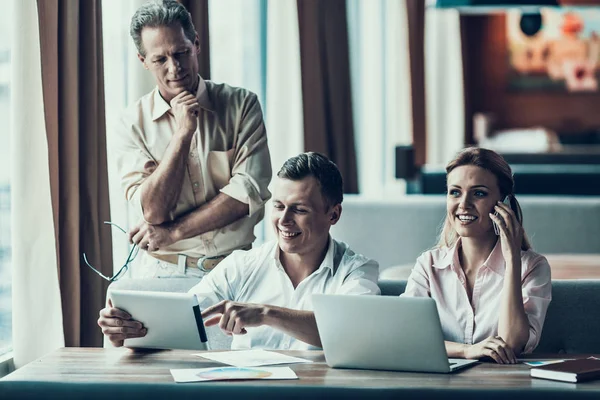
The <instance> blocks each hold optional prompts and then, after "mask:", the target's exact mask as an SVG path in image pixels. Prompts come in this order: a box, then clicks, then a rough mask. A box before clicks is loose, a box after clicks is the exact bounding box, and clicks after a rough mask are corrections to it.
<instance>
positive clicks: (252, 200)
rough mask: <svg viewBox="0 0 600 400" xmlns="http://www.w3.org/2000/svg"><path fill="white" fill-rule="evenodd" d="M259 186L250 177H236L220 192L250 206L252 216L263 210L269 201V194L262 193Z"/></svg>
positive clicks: (249, 213)
mask: <svg viewBox="0 0 600 400" xmlns="http://www.w3.org/2000/svg"><path fill="white" fill-rule="evenodd" d="M259 190H260V189H258V185H257V184H256V183H255V182H253V181H252V179H251V178H250V177H248V176H244V175H240V174H238V175H234V176H233V177H232V178H231V179H230V180H229V183H228V184H227V185H226V186H224V187H223V188H221V190H220V192H221V193H223V194H226V195H227V196H229V197H232V198H234V199H236V200H238V201H240V202H242V203H244V204H248V207H249V212H248V215H249V216H251V215H253V214H254V213H256V212H257V211H260V210H262V209H263V207H264V205H265V202H266V201H267V200H268V199H269V196H268V192H267V193H266V194H265V193H260V192H259Z"/></svg>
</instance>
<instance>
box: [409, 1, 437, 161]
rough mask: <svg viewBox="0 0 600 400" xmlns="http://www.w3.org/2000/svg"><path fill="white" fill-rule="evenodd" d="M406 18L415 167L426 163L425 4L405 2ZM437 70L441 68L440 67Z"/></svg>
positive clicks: (421, 2)
mask: <svg viewBox="0 0 600 400" xmlns="http://www.w3.org/2000/svg"><path fill="white" fill-rule="evenodd" d="M406 14H407V17H408V48H409V52H410V82H411V96H412V124H413V148H414V150H415V165H417V166H419V167H420V166H422V165H423V164H425V163H426V161H427V157H426V148H427V138H426V113H425V2H424V1H423V0H406ZM439 68H443V65H440V66H439Z"/></svg>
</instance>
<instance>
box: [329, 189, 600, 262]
mask: <svg viewBox="0 0 600 400" xmlns="http://www.w3.org/2000/svg"><path fill="white" fill-rule="evenodd" d="M518 199H519V203H520V204H521V208H522V209H523V218H524V221H523V226H524V228H525V231H526V232H527V235H528V237H529V239H530V241H531V243H532V245H533V249H534V250H535V251H537V252H538V253H541V254H560V253H571V254H585V253H587V254H598V253H600V240H598V237H600V224H599V223H598V221H600V197H597V196H589V197H576V196H562V197H561V196H518ZM445 213H446V197H445V196H444V195H427V196H425V195H410V196H404V197H400V198H398V199H394V200H373V199H369V198H365V197H362V196H352V195H347V196H344V202H343V212H342V217H341V218H340V221H339V222H338V223H337V224H336V225H334V226H333V228H332V231H331V232H332V236H333V237H334V238H336V239H337V240H341V241H343V242H346V243H347V244H348V245H349V246H350V247H351V248H352V249H353V250H354V251H355V252H357V253H360V254H364V255H365V256H367V257H370V258H373V259H375V260H377V261H378V262H379V266H380V269H381V270H384V269H385V268H388V267H391V266H397V265H406V264H414V262H415V260H416V259H417V257H418V256H419V255H420V254H421V253H422V252H424V251H426V250H428V249H430V248H432V247H433V246H435V244H436V241H437V237H438V235H439V232H440V228H441V225H442V222H443V219H444V216H445Z"/></svg>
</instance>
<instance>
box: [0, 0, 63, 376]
mask: <svg viewBox="0 0 600 400" xmlns="http://www.w3.org/2000/svg"><path fill="white" fill-rule="evenodd" d="M12 6H13V11H14V14H13V20H12V23H13V25H12V27H11V32H12V35H11V36H12V46H11V77H10V82H11V83H10V85H11V90H10V92H11V100H10V115H11V116H10V119H11V129H10V135H11V139H10V145H11V148H10V153H11V155H12V157H11V168H10V173H11V177H10V181H11V241H12V265H13V266H14V268H13V270H12V338H13V351H14V364H15V367H17V368H19V367H21V366H23V365H25V364H27V363H29V362H30V361H33V360H35V359H37V358H39V357H41V356H43V355H44V354H46V353H49V352H51V351H53V350H55V349H57V348H59V347H62V346H64V337H63V325H62V309H61V299H60V290H59V284H58V271H57V268H56V248H55V246H54V243H55V235H54V221H53V219H52V202H51V199H50V179H49V168H48V145H47V141H46V129H45V124H44V105H43V98H42V78H41V60H40V37H39V33H38V22H37V21H38V15H37V7H36V2H35V0H13V3H12Z"/></svg>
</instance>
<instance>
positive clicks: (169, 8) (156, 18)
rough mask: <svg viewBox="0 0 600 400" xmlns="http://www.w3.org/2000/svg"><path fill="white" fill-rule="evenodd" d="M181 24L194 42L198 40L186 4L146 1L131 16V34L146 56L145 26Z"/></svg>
mask: <svg viewBox="0 0 600 400" xmlns="http://www.w3.org/2000/svg"><path fill="white" fill-rule="evenodd" d="M175 24H179V25H181V27H182V28H183V32H184V33H185V36H186V37H187V38H188V39H189V40H190V41H191V42H192V43H193V42H194V40H196V29H195V28H194V24H193V23H192V17H191V15H190V13H189V12H188V10H187V9H186V8H185V6H184V5H183V4H181V3H178V2H177V1H175V0H154V1H151V2H148V3H144V4H143V5H142V6H141V7H140V8H138V9H137V11H136V12H135V14H133V17H131V25H130V26H129V34H130V35H131V38H132V39H133V43H134V44H135V47H136V48H137V51H138V53H140V54H141V55H142V56H144V57H145V56H146V51H145V50H144V46H143V45H142V30H143V29H144V28H145V27H149V28H156V27H159V26H170V25H175Z"/></svg>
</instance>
